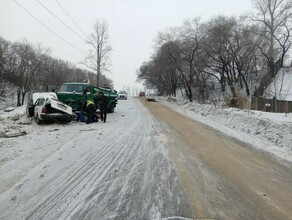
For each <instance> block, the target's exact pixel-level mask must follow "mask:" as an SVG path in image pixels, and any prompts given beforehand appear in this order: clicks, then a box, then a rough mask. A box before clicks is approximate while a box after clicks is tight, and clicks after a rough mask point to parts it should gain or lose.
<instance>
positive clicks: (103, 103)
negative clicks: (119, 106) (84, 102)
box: [97, 92, 107, 123]
mask: <svg viewBox="0 0 292 220" xmlns="http://www.w3.org/2000/svg"><path fill="white" fill-rule="evenodd" d="M97 102H98V105H99V110H100V118H101V120H102V121H103V122H104V123H105V122H106V113H107V97H106V96H105V95H104V94H103V92H99V94H98V98H97Z"/></svg>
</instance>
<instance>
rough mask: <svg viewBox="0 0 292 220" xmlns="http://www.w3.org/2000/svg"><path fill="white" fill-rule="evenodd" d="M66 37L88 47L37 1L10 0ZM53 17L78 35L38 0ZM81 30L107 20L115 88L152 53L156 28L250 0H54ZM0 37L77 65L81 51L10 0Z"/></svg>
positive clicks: (236, 11)
mask: <svg viewBox="0 0 292 220" xmlns="http://www.w3.org/2000/svg"><path fill="white" fill-rule="evenodd" d="M15 1H17V2H18V3H19V4H21V5H22V6H23V7H24V8H26V9H27V10H28V11H29V12H30V13H31V14H33V15H34V16H35V17H36V18H38V19H39V20H40V21H41V22H42V23H44V24H45V25H46V26H48V27H49V28H50V29H52V30H53V31H54V32H55V33H57V34H58V35H60V36H61V37H62V38H64V39H65V40H66V41H68V42H69V43H71V44H72V45H74V46H75V47H77V48H79V49H80V50H82V51H85V52H86V51H87V50H88V46H87V45H86V43H85V42H84V41H83V40H82V39H80V37H79V36H77V35H76V34H74V33H72V32H71V31H70V30H69V29H68V28H66V27H65V26H64V25H63V24H62V23H61V22H60V21H58V20H57V19H56V18H55V17H54V16H53V15H51V14H50V13H49V12H48V11H46V10H45V9H44V8H43V7H42V6H41V5H40V4H39V3H38V2H37V0H15ZM39 1H40V2H41V3H42V4H43V5H45V6H46V7H47V8H48V9H49V10H51V11H52V12H53V13H54V14H55V15H56V16H57V17H59V18H60V19H61V20H62V21H63V22H64V23H66V24H67V25H68V26H69V27H70V28H71V29H74V31H75V32H77V33H78V34H79V35H80V36H81V37H84V38H85V36H84V34H83V33H82V32H81V31H80V30H79V29H78V28H77V27H76V26H75V25H74V23H73V22H72V21H71V20H70V18H69V17H68V16H67V15H66V14H65V12H64V11H63V10H62V8H61V7H60V6H59V4H58V2H57V1H56V0H39ZM58 1H59V2H60V3H61V5H62V6H63V7H64V8H65V9H66V11H67V12H68V13H69V14H70V16H71V17H72V18H73V19H74V20H75V21H76V22H77V23H78V24H79V26H80V27H81V28H82V30H83V31H84V32H85V33H86V34H89V33H90V32H91V31H92V26H93V24H94V23H95V22H96V20H97V19H100V18H102V19H105V20H106V21H107V22H108V25H109V35H110V42H111V45H112V47H113V52H112V74H107V77H108V78H111V79H112V80H113V81H114V84H115V87H116V88H117V89H120V88H122V87H123V86H126V85H135V80H136V70H137V69H138V68H139V67H140V65H141V64H142V62H143V61H147V60H149V58H150V55H151V53H152V52H153V45H154V43H153V40H154V39H155V37H156V35H157V33H158V32H159V31H163V30H165V29H166V28H168V27H174V26H179V25H181V24H182V22H183V21H184V20H185V19H187V18H193V17H198V16H200V17H201V18H202V19H203V20H208V19H210V18H212V17H213V16H216V15H222V14H223V15H240V14H243V13H245V12H248V11H251V10H252V7H251V0H58ZM0 36H2V37H4V38H5V39H6V40H9V41H12V42H13V41H21V40H23V39H24V38H25V39H27V40H28V41H29V42H31V43H34V44H35V43H41V44H42V46H44V47H49V48H51V49H52V53H51V55H52V56H53V57H56V58H62V59H64V60H68V61H70V62H72V63H75V64H78V63H79V62H80V61H82V60H83V59H84V57H85V56H86V54H84V53H82V52H80V51H78V50H76V49H74V48H72V47H71V46H69V45H67V44H66V43H65V42H63V41H62V40H60V39H59V38H57V37H56V36H55V35H54V34H53V33H51V32H50V31H48V30H47V29H46V28H44V27H43V26H42V25H41V24H39V23H38V22H37V21H36V20H35V19H34V18H32V17H31V15H29V14H28V13H27V12H25V11H24V10H23V9H22V8H21V7H20V6H18V5H17V4H16V3H15V2H14V1H13V0H1V8H0Z"/></svg>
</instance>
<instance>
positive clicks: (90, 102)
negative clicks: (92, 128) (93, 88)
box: [85, 87, 96, 124]
mask: <svg viewBox="0 0 292 220" xmlns="http://www.w3.org/2000/svg"><path fill="white" fill-rule="evenodd" d="M85 102H86V112H87V121H86V124H89V123H92V122H93V117H94V112H95V109H96V106H95V104H94V99H93V94H92V93H91V92H90V88H89V87H87V88H86V89H85Z"/></svg>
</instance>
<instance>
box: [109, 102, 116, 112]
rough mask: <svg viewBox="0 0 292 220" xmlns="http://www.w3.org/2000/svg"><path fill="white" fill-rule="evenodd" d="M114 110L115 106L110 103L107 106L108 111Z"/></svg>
mask: <svg viewBox="0 0 292 220" xmlns="http://www.w3.org/2000/svg"><path fill="white" fill-rule="evenodd" d="M114 111H115V106H114V105H113V104H110V106H109V108H108V112H109V113H113V112H114Z"/></svg>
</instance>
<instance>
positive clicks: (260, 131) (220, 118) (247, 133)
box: [159, 97, 292, 162]
mask: <svg viewBox="0 0 292 220" xmlns="http://www.w3.org/2000/svg"><path fill="white" fill-rule="evenodd" d="M159 101H160V102H161V103H163V104H165V105H167V106H169V107H171V108H172V109H174V110H176V111H178V112H180V113H182V114H185V115H187V116H189V117H191V118H193V119H194V120H197V121H200V122H202V123H204V124H207V125H209V126H210V127H212V128H214V129H216V130H219V131H221V132H223V133H226V134H227V135H228V136H232V137H235V138H237V139H238V140H240V141H243V142H245V143H249V144H251V145H252V146H253V147H255V148H257V149H260V150H263V151H266V152H269V153H271V154H272V155H275V156H276V157H277V158H279V159H280V160H284V161H286V162H292V114H291V113H289V114H287V115H285V114H284V113H269V112H260V111H248V110H246V109H245V110H241V109H236V108H222V107H219V106H214V105H207V104H198V103H195V102H193V103H190V102H189V101H182V100H176V99H174V98H162V97H160V98H159Z"/></svg>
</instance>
